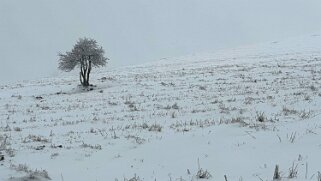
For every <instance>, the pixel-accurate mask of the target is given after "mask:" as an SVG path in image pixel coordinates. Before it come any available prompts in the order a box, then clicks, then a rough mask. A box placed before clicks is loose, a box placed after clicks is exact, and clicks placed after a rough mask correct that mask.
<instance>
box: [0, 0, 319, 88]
mask: <svg viewBox="0 0 321 181" xmlns="http://www.w3.org/2000/svg"><path fill="white" fill-rule="evenodd" d="M315 32H321V1H320V0H78V1H71V0H70V1H67V0H51V1H49V0H28V1H27V0H0V62H1V71H0V83H3V82H8V81H10V80H22V79H37V78H40V77H47V76H52V75H55V74H57V72H58V70H57V63H58V61H57V60H58V57H57V53H58V52H65V51H67V50H70V49H71V48H72V46H73V44H74V43H75V42H76V40H77V39H78V38H79V37H85V36H86V37H89V38H94V39H96V40H97V41H98V43H99V44H100V45H102V46H103V47H104V49H105V50H106V56H107V57H108V58H110V59H111V60H110V62H109V64H108V67H117V66H126V65H132V64H141V63H144V62H148V61H153V60H157V59H160V58H163V57H172V56H179V55H185V54H192V53H195V52H206V51H215V50H216V49H224V48H232V47H236V46H241V45H245V44H253V43H258V42H265V41H272V40H279V39H282V38H286V37H293V36H297V35H302V34H308V33H315ZM320 51H321V50H320ZM108 67H107V68H108ZM75 76H78V75H75Z"/></svg>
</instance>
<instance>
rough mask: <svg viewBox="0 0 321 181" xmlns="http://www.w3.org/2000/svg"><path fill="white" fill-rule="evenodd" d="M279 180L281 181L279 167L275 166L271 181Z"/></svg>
mask: <svg viewBox="0 0 321 181" xmlns="http://www.w3.org/2000/svg"><path fill="white" fill-rule="evenodd" d="M280 179H281V175H280V171H279V165H276V166H275V169H274V175H273V180H280Z"/></svg>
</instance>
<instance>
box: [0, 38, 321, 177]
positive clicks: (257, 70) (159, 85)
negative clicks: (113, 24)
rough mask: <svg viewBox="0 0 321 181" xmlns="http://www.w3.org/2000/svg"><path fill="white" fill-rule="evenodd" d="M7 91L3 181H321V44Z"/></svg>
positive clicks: (194, 58) (284, 44) (2, 100)
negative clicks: (85, 84) (86, 86)
mask: <svg viewBox="0 0 321 181" xmlns="http://www.w3.org/2000/svg"><path fill="white" fill-rule="evenodd" d="M91 83H93V84H94V85H95V87H94V88H93V90H91V91H84V90H82V89H81V88H80V87H77V85H78V75H77V74H68V76H67V77H66V76H60V77H55V78H46V79H42V80H36V81H24V82H17V83H12V84H8V85H1V86H0V120H1V122H0V152H1V153H0V160H1V161H0V164H1V165H0V180H17V181H19V180H20V181H21V180H57V181H64V180H65V181H71V180H77V181H81V180H83V181H89V180H95V181H105V180H119V181H121V180H129V181H138V180H144V181H150V180H153V181H154V180H157V181H167V180H168V181H176V180H184V181H191V180H198V179H200V180H213V181H214V180H225V178H226V179H227V180H228V181H230V180H244V181H251V180H254V181H257V180H264V181H266V180H268V181H269V180H273V176H274V174H275V168H276V165H278V166H279V171H278V174H279V175H280V177H281V179H282V180H315V181H319V180H320V179H321V174H320V171H321V122H320V119H321V37H320V36H319V35H311V36H304V37H299V38H293V39H288V40H284V41H275V42H270V43H265V44H261V45H255V46H247V47H240V48H235V49H232V50H222V51H218V52H215V53H200V54H195V55H189V56H184V57H178V58H164V59H162V60H160V61H158V62H154V63H149V64H144V65H140V66H131V67H125V68H118V69H112V70H109V71H107V72H106V71H101V70H93V73H92V78H91Z"/></svg>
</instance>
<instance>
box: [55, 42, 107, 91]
mask: <svg viewBox="0 0 321 181" xmlns="http://www.w3.org/2000/svg"><path fill="white" fill-rule="evenodd" d="M104 53H105V51H104V50H103V48H102V47H101V46H98V44H97V41H96V40H94V39H88V38H80V39H79V40H78V41H77V43H76V44H75V45H74V47H73V49H72V50H71V51H67V52H66V53H65V54H63V53H59V69H60V70H63V71H66V72H69V71H71V70H73V69H74V68H75V67H77V66H78V67H80V82H81V84H82V85H83V86H89V74H90V72H91V69H92V67H102V66H105V65H106V63H107V60H108V58H106V57H104Z"/></svg>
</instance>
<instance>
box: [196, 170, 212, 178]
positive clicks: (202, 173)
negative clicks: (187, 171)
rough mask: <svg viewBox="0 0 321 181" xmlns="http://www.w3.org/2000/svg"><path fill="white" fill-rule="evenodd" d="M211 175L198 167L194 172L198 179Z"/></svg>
mask: <svg viewBox="0 0 321 181" xmlns="http://www.w3.org/2000/svg"><path fill="white" fill-rule="evenodd" d="M211 177H212V175H211V174H210V173H209V172H208V171H207V170H205V171H204V170H203V169H199V170H198V171H197V174H196V178H198V179H210V178H211Z"/></svg>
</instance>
